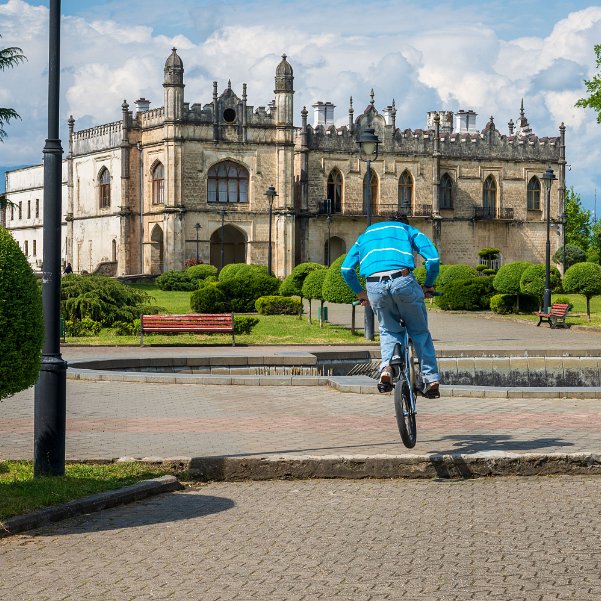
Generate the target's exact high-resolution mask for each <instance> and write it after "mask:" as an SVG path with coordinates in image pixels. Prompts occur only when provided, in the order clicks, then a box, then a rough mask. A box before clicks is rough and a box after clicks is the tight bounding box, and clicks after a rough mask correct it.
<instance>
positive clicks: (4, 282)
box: [0, 227, 44, 399]
mask: <svg viewBox="0 0 601 601" xmlns="http://www.w3.org/2000/svg"><path fill="white" fill-rule="evenodd" d="M0 332H2V335H1V336H0V399H3V398H5V397H7V396H10V395H12V394H15V393H16V392H19V391H21V390H25V389H26V388H28V387H29V386H31V385H32V384H35V382H36V380H37V378H38V373H39V371H40V364H41V360H42V343H43V341H44V318H43V315H42V296H41V293H40V289H39V287H38V285H37V283H36V279H35V276H34V275H33V271H32V270H31V267H30V266H29V262H28V261H27V259H26V257H25V255H24V254H23V253H22V252H21V249H20V248H19V245H18V244H17V243H16V242H15V240H14V238H13V237H12V236H11V235H10V233H9V232H8V230H6V229H4V228H3V227H0Z"/></svg>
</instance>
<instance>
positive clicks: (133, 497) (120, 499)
mask: <svg viewBox="0 0 601 601" xmlns="http://www.w3.org/2000/svg"><path fill="white" fill-rule="evenodd" d="M182 488H184V487H183V485H182V484H181V483H180V482H179V480H178V479H177V478H176V477H175V476H161V477H160V478H153V479H152V480H144V481H142V482H137V483H136V484H132V485H131V486H126V487H124V488H118V489H116V490H109V491H106V492H102V493H98V494H96V495H91V496H89V497H84V498H82V499H75V500H73V501H69V502H67V503H63V504H61V505H54V506H52V507H45V508H44V509H38V510H36V511H33V512H31V513H28V514H26V515H18V516H15V517H13V518H8V519H7V520H6V521H4V522H0V538H3V537H5V536H10V535H12V534H17V533H18V532H23V531H25V530H32V529H33V528H39V527H41V526H46V525H48V524H50V523H52V522H58V521H59V520H64V519H66V518H71V517H74V516H77V515H81V514H83V513H91V512H94V511H101V510H102V509H108V508H109V507H115V506H117V505H123V504H125V503H131V502H132V501H139V500H140V499H145V498H146V497H150V496H152V495H158V494H160V493H164V492H172V491H174V490H180V489H182Z"/></svg>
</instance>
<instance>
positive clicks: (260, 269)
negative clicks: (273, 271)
mask: <svg viewBox="0 0 601 601" xmlns="http://www.w3.org/2000/svg"><path fill="white" fill-rule="evenodd" d="M243 273H257V274H264V275H269V272H268V271H267V267H265V265H249V264H248V263H230V264H229V265H224V266H223V269H222V270H221V271H220V272H219V281H220V282H221V281H223V280H227V279H230V278H234V277H238V275H240V274H243Z"/></svg>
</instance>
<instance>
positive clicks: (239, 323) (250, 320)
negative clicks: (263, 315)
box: [234, 315, 259, 334]
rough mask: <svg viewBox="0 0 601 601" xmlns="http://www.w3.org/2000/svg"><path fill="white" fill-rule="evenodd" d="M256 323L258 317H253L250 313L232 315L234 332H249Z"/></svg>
mask: <svg viewBox="0 0 601 601" xmlns="http://www.w3.org/2000/svg"><path fill="white" fill-rule="evenodd" d="M258 323H259V318H258V317H253V316H252V315H234V334H250V333H251V331H252V329H253V328H254V327H255V326H256V325H257V324H258Z"/></svg>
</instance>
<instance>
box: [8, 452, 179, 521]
mask: <svg viewBox="0 0 601 601" xmlns="http://www.w3.org/2000/svg"><path fill="white" fill-rule="evenodd" d="M168 473H170V472H169V470H168V469H163V468H160V467H155V466H149V465H146V464H142V463H112V464H106V465H98V464H82V463H77V464H76V463H74V464H67V466H66V468H65V476H63V477H52V478H50V477H43V478H36V479H35V480H34V479H33V464H32V463H31V462H30V461H0V521H1V520H5V519H6V518H9V517H12V516H15V515H21V514H23V513H28V512H30V511H33V510H34V509H39V508H41V507H48V506H50V505H57V504H59V503H65V502H66V501H71V500H73V499H79V498H81V497H86V496H88V495H93V494H96V493H99V492H103V491H106V490H113V489H115V488H121V487H123V486H127V485H129V484H134V483H136V482H139V481H140V480H147V479H149V478H156V477H158V476H163V475H165V474H168ZM0 524H1V522H0ZM0 527H1V525H0Z"/></svg>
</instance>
